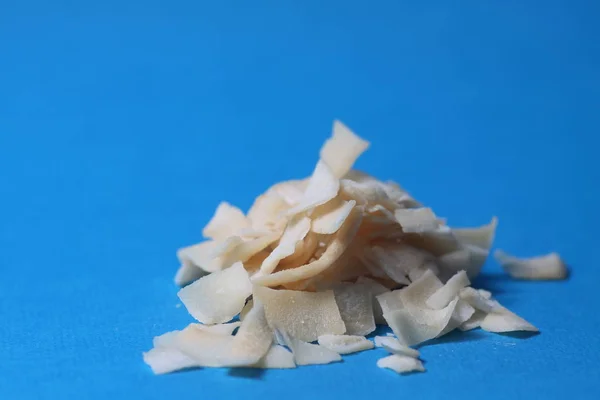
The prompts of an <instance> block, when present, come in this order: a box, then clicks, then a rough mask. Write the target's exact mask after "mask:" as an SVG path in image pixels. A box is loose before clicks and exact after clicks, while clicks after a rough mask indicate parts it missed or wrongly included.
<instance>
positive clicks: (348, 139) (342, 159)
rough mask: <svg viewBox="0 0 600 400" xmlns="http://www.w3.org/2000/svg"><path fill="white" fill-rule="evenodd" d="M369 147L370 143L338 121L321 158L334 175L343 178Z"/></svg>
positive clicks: (324, 146)
mask: <svg viewBox="0 0 600 400" xmlns="http://www.w3.org/2000/svg"><path fill="white" fill-rule="evenodd" d="M368 147H369V142H367V141H366V140H363V139H361V138H360V137H358V136H357V135H356V134H355V133H354V132H352V131H351V130H350V129H349V128H348V127H347V126H346V125H344V124H343V123H341V122H340V121H337V120H336V121H334V122H333V135H332V137H331V138H330V139H327V141H326V142H325V144H324V145H323V147H322V148H321V152H320V156H321V160H323V161H324V162H325V163H327V165H328V166H329V167H330V168H331V171H332V172H333V175H334V176H335V177H337V178H341V177H343V176H344V175H346V173H347V172H348V171H350V170H351V169H352V166H353V165H354V162H355V161H356V160H357V159H358V157H359V156H360V155H361V154H362V153H363V152H364V151H365V150H367V148H368Z"/></svg>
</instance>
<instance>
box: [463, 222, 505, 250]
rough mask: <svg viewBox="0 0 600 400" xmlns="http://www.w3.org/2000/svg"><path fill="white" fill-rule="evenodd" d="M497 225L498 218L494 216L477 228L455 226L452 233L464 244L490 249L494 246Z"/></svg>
mask: <svg viewBox="0 0 600 400" xmlns="http://www.w3.org/2000/svg"><path fill="white" fill-rule="evenodd" d="M497 227H498V218H496V217H493V218H492V220H491V221H490V222H489V223H488V224H486V225H481V226H479V227H476V228H453V229H452V233H453V234H454V236H455V237H456V238H457V239H458V240H459V241H460V242H462V243H463V244H468V245H471V246H475V247H479V248H481V249H484V250H489V249H490V247H492V243H493V241H494V236H495V234H496V228H497Z"/></svg>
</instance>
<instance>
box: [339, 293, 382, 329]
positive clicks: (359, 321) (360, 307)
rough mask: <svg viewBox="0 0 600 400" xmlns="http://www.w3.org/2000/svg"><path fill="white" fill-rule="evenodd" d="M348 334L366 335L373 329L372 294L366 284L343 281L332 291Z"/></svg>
mask: <svg viewBox="0 0 600 400" xmlns="http://www.w3.org/2000/svg"><path fill="white" fill-rule="evenodd" d="M333 293H334V295H335V301H336V303H337V305H338V307H339V310H340V315H341V316H342V320H343V321H344V324H345V325H346V333H347V334H348V335H362V336H364V335H368V334H369V333H371V332H373V331H374V330H375V318H374V317H373V296H372V295H371V290H370V289H369V287H368V286H367V285H361V284H358V283H357V284H352V283H344V284H340V285H338V286H337V287H336V288H335V289H334V291H333Z"/></svg>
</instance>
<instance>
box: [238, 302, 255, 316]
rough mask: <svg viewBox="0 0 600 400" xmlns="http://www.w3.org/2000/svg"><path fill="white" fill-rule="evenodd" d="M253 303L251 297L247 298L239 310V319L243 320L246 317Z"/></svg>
mask: <svg viewBox="0 0 600 400" xmlns="http://www.w3.org/2000/svg"><path fill="white" fill-rule="evenodd" d="M253 305H254V300H253V299H252V298H250V299H248V301H247V302H246V305H245V306H244V308H242V311H240V321H243V320H244V318H246V315H248V313H249V312H250V310H252V306H253Z"/></svg>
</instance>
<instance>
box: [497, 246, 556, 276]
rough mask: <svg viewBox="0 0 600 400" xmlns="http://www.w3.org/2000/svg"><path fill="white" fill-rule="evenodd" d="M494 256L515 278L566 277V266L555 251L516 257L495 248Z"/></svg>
mask: <svg viewBox="0 0 600 400" xmlns="http://www.w3.org/2000/svg"><path fill="white" fill-rule="evenodd" d="M494 258H495V259H496V261H497V262H498V263H499V264H500V265H501V266H502V268H503V269H504V270H505V271H506V272H507V273H508V274H509V275H510V276H511V277H513V278H516V279H529V280H553V279H565V278H566V277H567V267H566V266H565V263H564V262H563V261H562V259H561V258H560V256H559V255H558V254H557V253H550V254H546V255H543V256H538V257H531V258H517V257H514V256H511V255H509V254H507V253H505V252H504V251H502V250H496V251H495V252H494Z"/></svg>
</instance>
